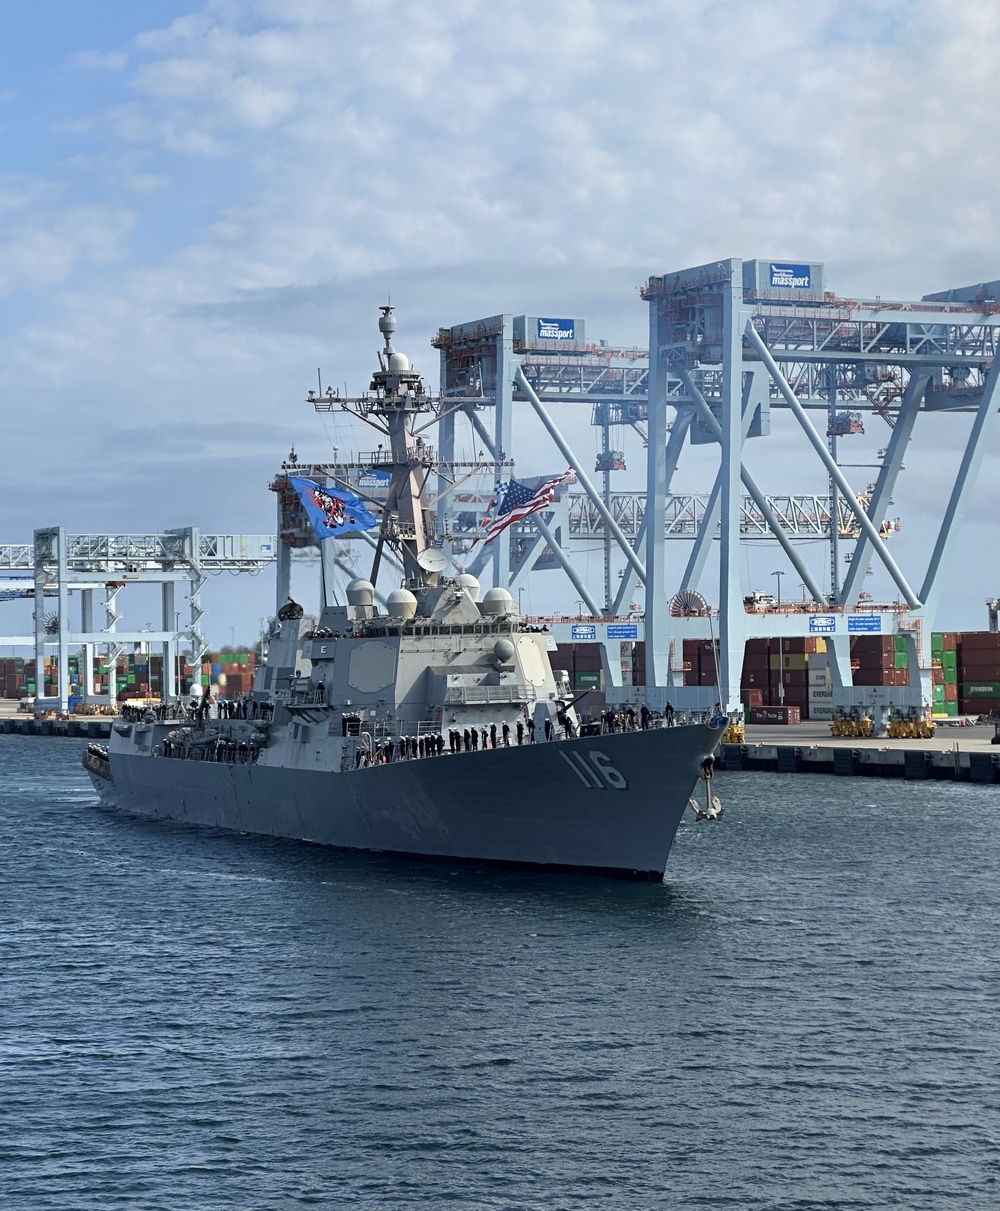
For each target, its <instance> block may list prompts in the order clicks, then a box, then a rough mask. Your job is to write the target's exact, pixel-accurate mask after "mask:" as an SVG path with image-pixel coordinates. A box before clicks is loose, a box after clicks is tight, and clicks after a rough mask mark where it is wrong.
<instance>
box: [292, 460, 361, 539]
mask: <svg viewBox="0 0 1000 1211" xmlns="http://www.w3.org/2000/svg"><path fill="white" fill-rule="evenodd" d="M288 482H289V483H290V484H291V485H292V487H293V488H294V489H295V491H296V492H297V493H298V495H299V500H300V501H301V502H302V508H303V510H304V511H305V515H306V517H308V518H309V521H310V522H311V523H312V528H313V530H314V531H315V533H316V537H317V538H320V539H322V538H336V537H337V535H338V534H357V533H358V531H359V530H370V529H372V527H373V526H377V525H378V520H377V519H376V518H375V517H373V516H372V514H371V513H370V512H369V511H368V510H367V509H366V508H365V506H364V505H363V504H362V503H361V498H360V497H359V496H355V494H354V493H353V492H351V491H349V490H348V489H347V488H324V487H323V486H322V485H320V484H318V483H316V482H315V481H314V480H311V479H305V478H304V477H303V476H301V475H290V476H289V477H288Z"/></svg>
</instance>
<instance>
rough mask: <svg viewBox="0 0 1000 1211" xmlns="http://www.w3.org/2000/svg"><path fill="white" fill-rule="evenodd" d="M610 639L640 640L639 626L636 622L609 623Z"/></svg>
mask: <svg viewBox="0 0 1000 1211" xmlns="http://www.w3.org/2000/svg"><path fill="white" fill-rule="evenodd" d="M608 638H609V639H638V638H639V625H638V623H635V622H609V623H608Z"/></svg>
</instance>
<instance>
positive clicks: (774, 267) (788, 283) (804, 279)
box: [771, 261, 812, 290]
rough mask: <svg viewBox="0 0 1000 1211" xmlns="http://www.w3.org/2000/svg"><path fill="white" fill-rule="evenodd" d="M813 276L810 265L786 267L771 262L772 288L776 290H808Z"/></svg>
mask: <svg viewBox="0 0 1000 1211" xmlns="http://www.w3.org/2000/svg"><path fill="white" fill-rule="evenodd" d="M811 285H812V274H811V273H810V271H809V266H808V265H784V264H781V265H779V264H776V263H775V262H774V261H772V262H771V286H772V287H773V288H774V289H776V290H808V289H809V287H810V286H811Z"/></svg>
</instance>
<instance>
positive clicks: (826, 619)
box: [809, 614, 837, 635]
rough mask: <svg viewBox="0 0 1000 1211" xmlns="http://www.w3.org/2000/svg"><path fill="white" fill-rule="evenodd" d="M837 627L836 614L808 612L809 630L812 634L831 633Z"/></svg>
mask: <svg viewBox="0 0 1000 1211" xmlns="http://www.w3.org/2000/svg"><path fill="white" fill-rule="evenodd" d="M836 629H837V615H836V614H810V615H809V631H810V633H811V634H813V635H831V634H832V633H833V632H834V631H835V630H836Z"/></svg>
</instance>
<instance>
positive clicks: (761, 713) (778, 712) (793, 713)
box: [750, 706, 802, 723]
mask: <svg viewBox="0 0 1000 1211" xmlns="http://www.w3.org/2000/svg"><path fill="white" fill-rule="evenodd" d="M750 722H751V723H801V722H802V712H801V711H800V709H799V708H798V707H797V706H755V707H752V708H751V710H750Z"/></svg>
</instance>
